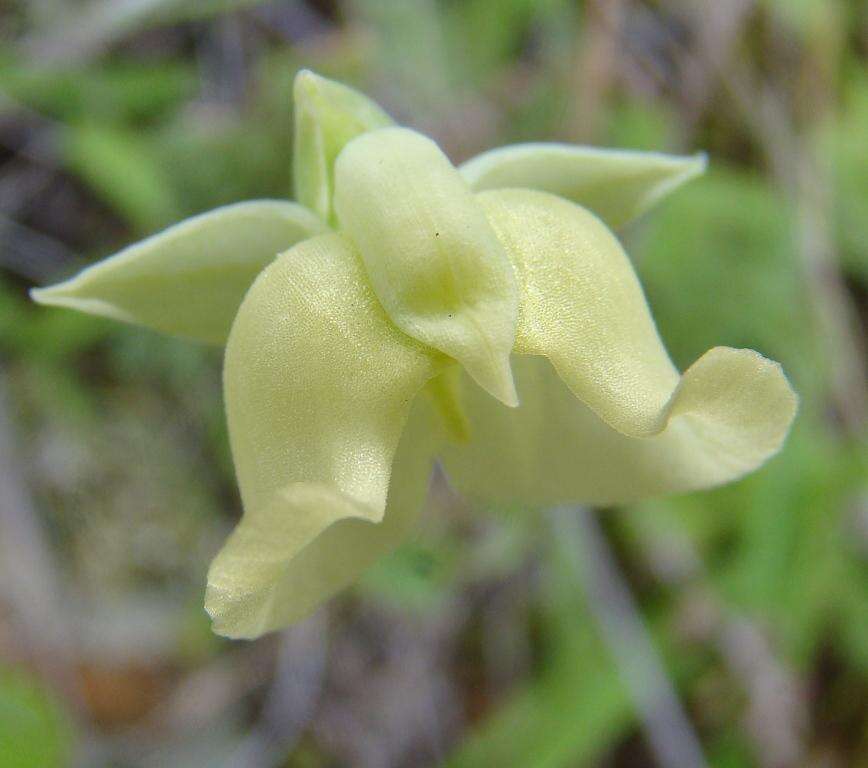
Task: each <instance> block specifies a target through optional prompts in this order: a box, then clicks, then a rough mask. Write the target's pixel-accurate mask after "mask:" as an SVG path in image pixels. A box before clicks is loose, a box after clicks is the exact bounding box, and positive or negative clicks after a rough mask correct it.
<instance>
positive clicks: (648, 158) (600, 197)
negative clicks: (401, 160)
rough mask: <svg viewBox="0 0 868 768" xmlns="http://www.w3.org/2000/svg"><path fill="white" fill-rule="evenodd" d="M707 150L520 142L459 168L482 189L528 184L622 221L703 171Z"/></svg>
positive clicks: (609, 221)
mask: <svg viewBox="0 0 868 768" xmlns="http://www.w3.org/2000/svg"><path fill="white" fill-rule="evenodd" d="M706 164H707V162H706V157H705V155H704V154H696V155H693V156H690V157H685V156H679V155H665V154H662V153H660V152H639V151H634V150H625V149H598V148H596V147H583V146H577V145H574V144H545V143H540V144H515V145H513V146H509V147H502V148H500V149H493V150H490V151H488V152H483V153H482V154H481V155H477V156H476V157H474V158H472V159H470V160H468V161H467V162H466V163H464V164H463V165H462V166H461V167H460V168H459V169H458V170H459V171H460V172H461V175H462V176H463V177H464V179H465V180H466V181H467V183H468V184H470V186H471V187H472V188H473V189H474V190H477V191H482V190H486V189H504V188H506V187H524V188H526V189H537V190H541V191H543V192H551V193H552V194H555V195H559V196H560V197H565V198H567V199H568V200H572V201H573V202H574V203H579V204H580V205H583V206H585V207H586V208H590V209H591V210H592V211H594V213H596V214H597V215H598V216H599V217H600V218H601V219H603V221H605V222H606V223H607V224H608V225H609V226H610V227H615V228H618V227H622V226H624V225H625V224H628V223H629V222H630V221H632V220H633V219H635V218H637V217H638V216H640V215H641V214H643V213H645V211H647V210H648V209H649V208H651V207H652V206H653V205H654V204H655V203H657V201H658V200H660V199H661V198H662V197H665V196H666V195H668V194H669V193H670V192H672V191H674V190H675V189H677V188H678V187H680V186H681V185H682V184H684V183H685V182H687V181H690V179H692V178H694V177H695V176H698V175H699V174H701V173H702V172H703V171H704V170H705V167H706Z"/></svg>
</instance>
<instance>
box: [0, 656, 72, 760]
mask: <svg viewBox="0 0 868 768" xmlns="http://www.w3.org/2000/svg"><path fill="white" fill-rule="evenodd" d="M71 730H72V729H71V727H70V723H69V721H68V719H67V717H66V715H65V713H64V712H63V711H62V710H61V709H60V707H59V706H58V705H57V703H56V702H55V700H54V698H53V697H52V696H50V695H49V694H48V692H47V691H45V690H43V689H42V688H41V687H40V686H39V685H38V684H37V682H36V681H35V680H31V679H29V678H28V677H26V676H25V675H24V674H23V673H21V672H17V671H11V670H7V669H3V668H0V764H2V765H3V767H4V768H37V766H48V765H68V764H69V761H70V759H71V756H72V733H71Z"/></svg>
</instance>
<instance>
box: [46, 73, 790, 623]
mask: <svg viewBox="0 0 868 768" xmlns="http://www.w3.org/2000/svg"><path fill="white" fill-rule="evenodd" d="M294 99H295V148H294V153H295V156H294V173H295V187H296V196H297V200H298V202H289V201H280V200H257V201H252V202H243V203H238V204H235V205H228V206H226V207H222V208H218V209H217V210H214V211H211V212H210V213H205V214H202V215H200V216H196V217H194V218H192V219H189V220H187V221H184V222H182V223H180V224H177V225H175V226H173V227H170V228H169V229H167V230H166V231H164V232H162V233H160V234H157V235H155V236H153V237H150V238H148V239H146V240H144V241H143V242H140V243H138V244H136V245H132V246H130V247H128V248H126V249H125V250H123V251H121V252H120V253H118V254H117V255H115V256H112V257H111V258H108V259H106V260H104V261H102V262H100V263H98V264H96V265H94V266H91V267H89V268H88V269H85V270H84V271H83V272H81V273H80V274H79V275H77V276H76V277H74V278H72V279H70V280H68V281H66V282H63V283H60V284H58V285H55V286H53V287H50V288H45V289H39V290H34V291H33V298H34V299H35V300H36V301H38V302H40V303H42V304H52V305H57V306H64V307H71V308H73V309H78V310H81V311H85V312H90V313H93V314H97V315H104V316H107V317H111V318H115V319H118V320H124V321H128V322H132V323H138V324H141V325H145V326H149V327H151V328H155V329H157V330H160V331H165V332H168V333H173V334H179V335H182V336H186V337H190V338H192V339H197V340H200V341H204V342H209V343H216V344H223V343H225V344H226V351H225V361H224V388H225V403H226V413H227V418H228V423H229V437H230V444H231V448H232V454H233V459H234V462H235V468H236V472H237V476H238V482H239V485H240V489H241V497H242V502H243V506H244V514H243V517H242V519H241V521H240V523H239V524H238V526H237V527H236V529H235V531H234V532H233V533H232V534H231V536H230V537H229V539H228V541H227V542H226V544H225V545H224V547H223V549H222V550H221V551H220V552H219V554H218V555H217V556H216V558H215V560H214V561H213V563H212V565H211V568H210V571H209V574H208V586H207V591H206V597H205V605H206V609H207V611H208V612H209V613H210V615H211V617H212V619H213V627H214V630H215V631H216V632H218V633H220V634H224V635H227V636H230V637H256V636H258V635H261V634H263V633H264V632H267V631H270V630H273V629H276V628H279V627H283V626H286V625H288V624H290V623H291V622H293V621H295V620H297V619H299V618H300V617H302V616H304V615H305V614H307V613H309V612H310V611H311V610H312V609H313V608H315V607H316V606H317V605H319V604H320V603H321V602H323V601H324V600H326V599H327V598H329V597H330V596H331V595H333V594H334V593H336V592H337V591H338V590H340V589H342V588H343V587H345V586H346V585H348V584H349V583H351V582H352V581H353V580H354V579H355V578H356V577H357V576H358V575H359V574H360V572H361V571H362V570H363V569H365V568H366V567H367V566H369V565H370V564H371V563H373V562H374V561H375V560H376V559H377V558H378V557H380V556H381V555H382V554H383V553H385V552H388V551H389V550H391V549H392V548H394V547H395V546H396V545H398V544H399V543H400V542H401V540H402V539H404V538H405V537H406V536H407V534H408V532H409V531H410V530H411V529H412V527H413V524H414V520H415V517H416V514H417V512H418V510H419V509H420V506H421V504H422V501H423V500H424V496H425V493H426V491H427V484H428V478H429V474H430V469H431V464H432V460H433V459H434V458H435V457H437V458H439V459H440V460H441V461H442V462H443V466H444V468H445V470H446V473H447V475H448V476H449V477H450V479H451V481H452V482H453V484H454V485H455V487H456V488H457V490H458V491H459V492H461V493H462V494H465V495H466V497H467V498H469V499H473V500H479V501H482V502H491V503H501V502H509V503H512V504H522V505H524V506H525V507H527V508H531V509H532V508H539V507H542V506H544V505H553V504H561V503H578V502H583V503H597V504H610V503H617V502H626V501H631V500H635V499H639V498H643V497H647V496H654V495H661V494H670V493H679V492H685V491H690V490H694V489H700V488H708V487H711V486H715V485H719V484H721V483H725V482H728V481H731V480H733V479H735V478H738V477H741V476H742V475H744V474H746V473H748V472H751V471H752V470H754V469H756V468H757V467H759V466H760V465H761V464H762V463H763V462H764V461H766V460H767V459H768V458H769V457H770V456H772V455H773V454H774V453H776V452H777V451H778V449H779V448H780V447H781V445H782V443H783V441H784V439H785V437H786V434H787V431H788V429H789V426H790V423H791V422H792V420H793V418H794V414H795V410H796V397H795V395H794V393H793V391H792V389H791V388H790V386H789V384H788V382H787V380H786V378H785V376H784V374H783V372H782V371H781V368H780V366H779V365H778V364H777V363H774V362H771V361H769V360H767V359H765V358H764V357H762V356H761V355H759V354H758V353H756V352H753V351H751V350H744V349H730V348H725V347H716V348H714V349H711V350H709V351H708V352H706V353H705V354H704V355H702V356H701V357H700V358H699V359H698V360H697V361H696V362H695V363H694V364H693V365H691V366H690V367H689V368H688V369H687V370H686V371H685V372H684V373H683V374H681V373H679V371H678V370H677V369H676V368H675V367H674V365H673V364H672V362H671V361H670V359H669V356H668V354H667V352H666V350H665V348H664V346H663V344H662V342H661V340H660V338H659V336H658V333H657V330H656V328H655V325H654V321H653V319H652V317H651V314H650V312H649V309H648V305H647V302H646V300H645V296H644V295H643V292H642V288H641V286H640V284H639V281H638V279H637V277H636V274H635V272H634V270H633V267H632V265H631V263H630V261H629V259H628V257H627V256H626V255H625V253H624V250H623V249H622V247H621V245H620V243H619V241H618V239H617V237H616V236H615V235H614V234H613V232H612V229H611V228H612V227H616V228H617V227H621V226H623V225H624V224H626V223H628V222H629V221H631V220H632V219H634V218H635V217H636V216H638V215H639V214H641V213H643V212H644V211H645V210H646V209H647V208H649V207H650V206H651V205H653V204H654V203H655V202H656V201H657V200H658V199H659V198H661V197H662V196H663V195H665V194H666V193H668V192H669V191H671V190H672V189H674V188H676V187H678V186H679V185H680V184H682V183H684V182H685V181H687V180H688V179H691V178H693V177H694V176H696V175H697V174H699V173H701V172H702V170H703V169H704V167H705V158H704V157H703V156H702V155H697V156H693V157H675V156H669V155H663V154H655V153H643V152H632V151H629V152H628V151H611V150H600V149H592V148H588V147H582V146H571V145H562V144H525V145H518V146H511V147H505V148H503V149H498V150H494V151H491V152H486V153H484V154H482V155H480V156H479V157H476V158H474V159H472V160H470V161H469V162H467V163H465V164H464V165H461V166H459V167H458V168H456V167H454V166H453V165H452V163H451V162H450V161H449V159H448V158H447V157H446V155H444V153H443V152H442V151H441V150H440V148H439V147H438V146H437V145H436V144H435V143H434V142H433V141H432V140H431V139H429V138H426V137H425V136H423V135H421V134H419V133H417V132H415V131H412V130H409V129H406V128H402V127H398V126H396V125H394V123H393V121H392V120H391V118H390V117H389V116H388V115H387V114H386V113H385V112H384V111H383V110H382V109H380V107H378V106H377V105H376V104H374V103H373V102H372V101H370V100H369V99H367V98H366V97H365V96H363V95H362V94H360V93H358V92H356V91H354V90H352V89H350V88H348V87H346V86H344V85H341V84H339V83H336V82H333V81H330V80H327V79H325V78H322V77H319V76H317V75H315V74H313V73H311V72H308V71H303V72H301V73H299V75H298V76H297V78H296V80H295V86H294ZM698 257H700V256H698ZM687 320H688V318H685V321H687ZM690 320H691V321H693V319H690ZM699 320H700V318H696V321H699Z"/></svg>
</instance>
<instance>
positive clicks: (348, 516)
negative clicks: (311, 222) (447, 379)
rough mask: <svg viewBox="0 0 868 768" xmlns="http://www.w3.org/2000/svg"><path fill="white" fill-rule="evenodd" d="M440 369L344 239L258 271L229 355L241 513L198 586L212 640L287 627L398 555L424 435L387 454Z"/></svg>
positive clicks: (311, 245) (314, 244) (423, 468)
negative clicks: (386, 304) (394, 318)
mask: <svg viewBox="0 0 868 768" xmlns="http://www.w3.org/2000/svg"><path fill="white" fill-rule="evenodd" d="M442 363H443V358H442V356H440V355H437V354H436V353H434V352H429V351H427V350H426V349H425V348H424V347H422V346H421V345H419V344H418V343H417V342H415V341H413V340H412V339H410V338H408V337H407V336H405V335H404V334H402V333H401V332H400V331H399V330H398V329H397V328H395V327H394V326H393V325H392V323H391V322H389V319H388V317H386V314H385V312H384V311H383V308H382V307H381V306H380V304H379V302H378V301H377V298H376V296H375V295H374V293H373V291H371V289H370V287H369V284H368V282H367V280H366V278H365V276H364V271H363V267H362V264H361V261H360V259H359V257H358V254H357V253H356V251H355V250H354V249H353V248H352V247H351V245H350V244H349V243H348V241H347V240H346V239H344V238H342V237H340V236H338V235H334V234H329V235H323V236H321V237H317V238H314V239H311V240H308V241H306V242H304V243H301V244H299V245H297V246H296V247H295V248H293V249H291V250H289V251H288V252H287V253H285V254H283V255H282V256H281V257H280V258H279V259H278V260H277V261H275V262H274V263H273V264H271V265H269V266H268V267H267V268H266V269H265V270H264V271H263V272H262V274H261V275H260V276H259V278H257V280H256V282H255V283H254V284H253V286H252V287H251V289H250V291H249V292H248V294H247V296H246V298H245V300H244V303H243V304H242V306H241V309H240V311H239V313H238V317H237V319H236V321H235V323H234V325H233V327H232V333H231V334H230V337H229V342H228V345H227V348H226V360H225V369H224V385H225V399H226V411H227V416H228V420H229V435H230V442H231V445H232V454H233V458H234V460H235V468H236V473H237V475H238V482H239V485H240V487H241V496H242V500H243V502H244V510H245V511H244V517H243V518H242V521H241V523H240V524H239V525H238V527H237V529H236V530H235V532H234V533H233V534H232V536H231V537H230V539H229V541H228V542H227V544H226V546H225V547H224V548H223V550H222V551H221V552H220V553H219V554H218V555H217V558H216V559H215V560H214V563H213V565H212V567H211V570H210V573H209V576H208V591H207V594H206V608H207V610H208V612H209V613H210V614H211V616H212V618H213V620H214V630H215V631H216V632H219V633H220V634H225V635H229V636H233V637H253V636H256V635H259V634H262V633H263V632H266V631H269V630H271V629H275V628H278V627H281V626H283V625H285V624H288V623H290V622H292V621H294V620H296V619H298V618H300V617H301V616H303V615H304V614H306V613H308V612H309V611H310V610H312V609H313V608H314V607H315V606H316V605H318V604H319V603H320V602H321V601H323V600H325V599H326V598H327V597H329V596H330V595H332V594H333V593H334V592H336V591H337V590H339V589H341V588H342V587H344V586H345V585H346V584H348V583H349V582H350V581H352V580H353V579H354V578H355V577H356V576H357V575H358V574H359V572H360V571H361V570H363V569H364V568H366V567H367V566H368V565H370V564H371V562H373V560H375V559H376V558H377V557H378V556H379V555H381V554H383V553H384V552H385V551H388V550H389V549H391V548H392V547H394V546H395V545H396V544H397V542H398V541H399V540H400V539H401V537H402V536H403V535H404V533H405V531H406V529H407V527H408V525H409V524H410V523H411V522H412V520H413V518H414V515H415V514H416V512H417V511H418V509H419V506H420V502H421V496H422V494H423V493H424V490H425V488H426V484H425V479H426V476H427V474H426V473H427V471H428V469H429V468H430V452H429V451H427V450H426V438H425V435H426V434H429V433H430V430H427V429H425V430H418V431H417V430H411V431H410V433H409V436H408V439H406V440H404V441H403V442H402V444H401V446H402V447H401V449H400V451H399V454H398V456H397V459H396V458H395V457H396V449H397V448H398V444H399V438H400V436H401V433H402V431H403V430H404V426H405V422H406V420H407V418H408V414H409V412H410V404H411V402H412V401H413V400H414V399H415V395H416V394H417V392H418V391H419V390H420V389H421V388H422V387H423V385H424V384H425V382H426V381H427V380H428V379H429V378H430V377H432V376H433V375H435V374H436V373H437V371H438V369H439V367H440V366H441V365H442ZM422 402H424V401H422ZM393 460H395V461H396V465H395V469H394V470H393V468H392V463H393ZM390 477H391V479H392V480H393V481H394V482H392V481H390ZM387 498H388V504H387ZM384 515H385V519H384Z"/></svg>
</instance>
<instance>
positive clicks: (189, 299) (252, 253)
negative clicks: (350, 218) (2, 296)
mask: <svg viewBox="0 0 868 768" xmlns="http://www.w3.org/2000/svg"><path fill="white" fill-rule="evenodd" d="M324 229H325V225H324V224H323V223H322V222H321V221H320V220H319V219H317V218H316V217H315V216H314V215H313V214H312V213H311V212H310V211H308V210H307V209H306V208H302V207H301V206H300V205H297V204H295V203H289V202H283V201H279V200H253V201H250V202H246V203H236V204H234V205H227V206H224V207H222V208H217V209H215V210H213V211H209V212H208V213H203V214H201V215H199V216H194V217H193V218H191V219H187V220H186V221H182V222H181V223H180V224H176V225H174V226H172V227H169V228H168V229H166V230H165V231H163V232H160V233H159V234H156V235H153V236H152V237H149V238H147V239H145V240H142V241H141V242H139V243H136V244H134V245H131V246H129V247H128V248H125V249H124V250H122V251H121V252H120V253H117V254H115V255H114V256H111V257H109V258H107V259H104V260H103V261H100V262H98V263H96V264H94V265H92V266H90V267H88V268H87V269H85V270H83V271H82V272H80V273H79V274H78V275H76V276H75V277H73V278H71V279H70V280H67V281H65V282H63V283H58V284H57V285H53V286H51V287H49V288H38V289H34V290H32V291H31V296H32V297H33V299H34V300H35V301H37V302H39V303H40V304H51V305H54V306H59V307H69V308H71V309H77V310H79V311H81V312H88V313H90V314H93V315H102V316H104V317H110V318H112V319H114V320H122V321H125V322H129V323H138V324H139V325H145V326H148V327H150V328H154V329H156V330H158V331H164V332H166V333H172V334H177V335H180V336H187V337H190V338H193V339H196V340H198V341H204V342H208V343H212V344H222V343H224V342H225V341H226V337H227V336H228V334H229V328H230V327H231V325H232V320H233V318H234V317H235V313H236V312H237V311H238V307H239V306H240V304H241V300H242V299H243V298H244V293H245V292H246V291H247V289H248V288H249V287H250V284H251V283H252V282H253V279H254V278H255V277H256V275H257V274H258V273H259V272H260V271H261V270H262V268H263V267H264V266H265V265H266V264H268V262H270V261H271V260H273V259H274V258H275V257H276V256H277V254H278V253H281V252H282V251H285V250H286V249H287V248H289V247H290V246H292V245H294V244H295V243H297V242H298V241H300V240H304V239H306V238H308V237H311V236H312V235H315V234H318V233H320V232H322V231H323V230H324Z"/></svg>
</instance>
